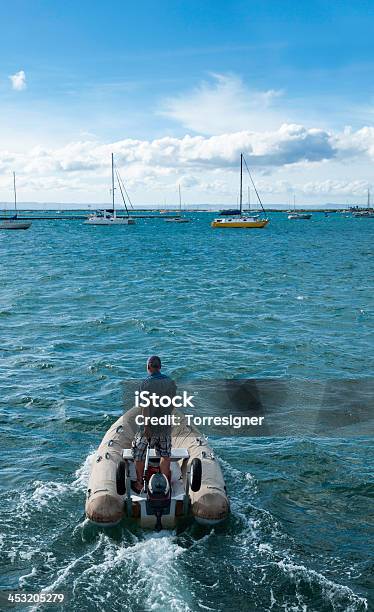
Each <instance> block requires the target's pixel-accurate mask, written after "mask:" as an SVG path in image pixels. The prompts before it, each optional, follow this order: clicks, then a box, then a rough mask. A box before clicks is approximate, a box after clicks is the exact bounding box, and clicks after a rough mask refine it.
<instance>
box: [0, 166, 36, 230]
mask: <svg viewBox="0 0 374 612" xmlns="http://www.w3.org/2000/svg"><path fill="white" fill-rule="evenodd" d="M13 191H14V210H15V214H14V215H13V216H12V217H9V219H3V220H2V221H0V229H2V230H26V229H29V227H30V225H32V223H31V221H21V220H20V219H18V211H17V191H16V173H15V172H13Z"/></svg>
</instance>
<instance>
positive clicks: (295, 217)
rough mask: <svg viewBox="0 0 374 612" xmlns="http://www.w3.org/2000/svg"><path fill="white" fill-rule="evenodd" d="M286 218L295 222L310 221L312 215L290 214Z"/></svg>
mask: <svg viewBox="0 0 374 612" xmlns="http://www.w3.org/2000/svg"><path fill="white" fill-rule="evenodd" d="M288 218H289V219H291V220H296V219H311V218H312V215H311V214H310V213H297V212H294V213H291V214H290V215H288Z"/></svg>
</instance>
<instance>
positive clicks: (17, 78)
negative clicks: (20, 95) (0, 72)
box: [9, 70, 26, 91]
mask: <svg viewBox="0 0 374 612" xmlns="http://www.w3.org/2000/svg"><path fill="white" fill-rule="evenodd" d="M9 80H10V82H11V83H12V88H13V89H15V90H16V91H22V90H23V89H26V74H25V71H24V70H19V71H18V72H16V73H15V74H11V75H10V77H9Z"/></svg>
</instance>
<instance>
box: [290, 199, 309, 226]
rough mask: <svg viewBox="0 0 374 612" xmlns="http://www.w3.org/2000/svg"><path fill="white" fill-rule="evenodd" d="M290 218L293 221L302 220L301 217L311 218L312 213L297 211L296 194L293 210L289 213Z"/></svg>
mask: <svg viewBox="0 0 374 612" xmlns="http://www.w3.org/2000/svg"><path fill="white" fill-rule="evenodd" d="M288 218H289V219H290V220H291V221H297V220H301V219H311V218H312V215H311V213H306V212H297V211H296V202H295V196H294V197H293V212H291V213H290V214H289V215H288Z"/></svg>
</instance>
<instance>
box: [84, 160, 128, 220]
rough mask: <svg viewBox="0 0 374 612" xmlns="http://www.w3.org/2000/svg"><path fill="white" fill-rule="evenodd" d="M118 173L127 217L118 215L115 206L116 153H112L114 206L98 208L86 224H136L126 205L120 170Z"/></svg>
mask: <svg viewBox="0 0 374 612" xmlns="http://www.w3.org/2000/svg"><path fill="white" fill-rule="evenodd" d="M116 173H117V181H118V185H119V188H120V191H121V195H122V200H123V203H124V206H125V209H126V212H127V216H126V217H117V214H116V208H115V197H114V192H115V186H114V155H113V153H112V189H111V192H112V208H108V209H105V210H97V211H96V212H95V213H93V214H92V215H90V216H89V217H88V218H87V219H86V220H85V221H84V222H83V223H84V224H85V225H134V224H135V219H132V218H131V217H130V215H129V211H128V208H127V206H126V200H125V198H124V195H123V191H122V186H121V183H120V180H119V175H118V171H116Z"/></svg>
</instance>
